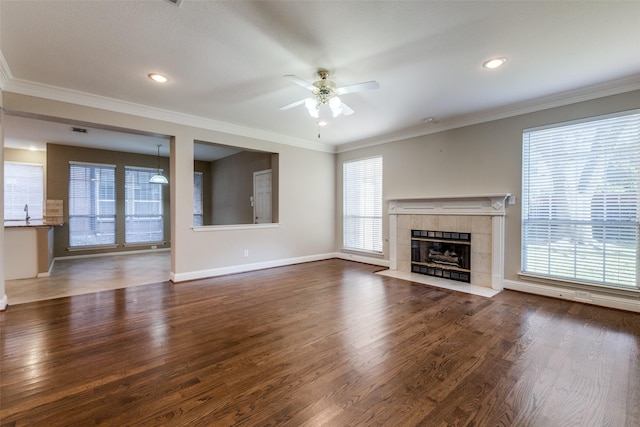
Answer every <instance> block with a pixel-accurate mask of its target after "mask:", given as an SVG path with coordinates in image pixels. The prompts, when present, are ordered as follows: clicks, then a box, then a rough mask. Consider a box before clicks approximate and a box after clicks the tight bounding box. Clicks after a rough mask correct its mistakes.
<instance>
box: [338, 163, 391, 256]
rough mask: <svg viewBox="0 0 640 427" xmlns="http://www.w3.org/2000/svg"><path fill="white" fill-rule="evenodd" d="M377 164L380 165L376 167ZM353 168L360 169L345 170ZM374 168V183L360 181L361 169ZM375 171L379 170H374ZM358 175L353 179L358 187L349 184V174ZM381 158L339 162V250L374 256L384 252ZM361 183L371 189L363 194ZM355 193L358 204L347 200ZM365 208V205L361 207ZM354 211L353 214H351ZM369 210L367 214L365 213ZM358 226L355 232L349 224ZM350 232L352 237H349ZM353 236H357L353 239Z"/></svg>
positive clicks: (362, 173)
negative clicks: (340, 226)
mask: <svg viewBox="0 0 640 427" xmlns="http://www.w3.org/2000/svg"><path fill="white" fill-rule="evenodd" d="M377 162H379V164H377ZM352 166H356V167H358V168H361V170H360V171H355V170H352V171H348V168H350V167H352ZM366 168H374V172H379V175H377V176H374V177H373V180H374V181H373V182H369V183H367V182H363V181H362V178H363V177H364V178H365V180H366V178H367V177H366V176H364V174H365V173H366V172H364V171H363V170H362V169H366ZM375 169H379V171H376V170H375ZM351 172H353V173H358V174H359V175H360V176H359V177H355V178H357V179H360V182H359V184H356V183H355V182H352V181H350V178H349V175H350V174H351ZM383 178H384V159H383V156H371V157H365V158H359V159H353V160H345V161H344V162H343V163H342V250H343V251H347V252H361V253H365V254H371V255H376V256H382V255H383V253H384V239H383V236H382V233H383V221H384V218H383V212H382V209H383V186H384V180H383ZM363 184H364V185H365V186H366V185H370V186H371V185H372V186H373V188H368V189H365V193H363V188H362V186H363ZM349 185H355V186H356V187H357V188H351V189H350V188H348V186H349ZM353 190H356V191H358V193H359V196H360V197H362V199H360V200H359V201H358V202H356V201H355V200H348V198H349V194H353V193H352V191H353ZM352 203H357V204H359V205H360V206H359V207H356V206H353V205H351V204H352ZM363 205H365V206H363ZM352 209H355V210H356V212H354V211H352ZM367 210H368V211H367ZM354 223H359V227H360V228H361V230H360V232H359V233H358V231H357V230H356V229H350V228H349V225H350V224H354ZM349 233H351V234H352V235H351V236H349ZM353 233H356V234H358V235H357V236H354V235H353ZM356 240H357V241H359V242H360V244H359V245H354V244H353V242H355V241H356Z"/></svg>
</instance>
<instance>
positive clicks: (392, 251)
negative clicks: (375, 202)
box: [387, 193, 511, 290]
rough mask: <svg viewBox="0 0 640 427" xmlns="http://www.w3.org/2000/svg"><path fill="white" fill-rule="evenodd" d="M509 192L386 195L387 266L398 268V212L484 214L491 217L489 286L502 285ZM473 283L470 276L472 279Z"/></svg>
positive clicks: (494, 287) (404, 213) (497, 286)
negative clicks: (451, 194)
mask: <svg viewBox="0 0 640 427" xmlns="http://www.w3.org/2000/svg"><path fill="white" fill-rule="evenodd" d="M510 196H511V195H510V194H509V193H497V194H473V195H456V196H429V197H419V198H389V199H387V203H388V204H389V211H388V213H389V268H390V270H397V268H398V231H397V224H398V222H397V221H398V220H397V216H398V215H483V216H489V217H491V225H492V227H491V228H492V232H491V233H492V252H491V288H492V289H495V290H502V289H503V286H504V234H505V226H504V222H505V221H504V220H505V216H506V214H507V209H506V208H507V207H506V204H507V199H508V198H509V197H510ZM471 281H472V283H473V276H472V278H471Z"/></svg>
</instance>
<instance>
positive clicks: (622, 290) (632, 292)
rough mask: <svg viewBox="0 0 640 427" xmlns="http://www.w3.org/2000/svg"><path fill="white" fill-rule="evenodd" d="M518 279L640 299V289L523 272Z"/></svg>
mask: <svg viewBox="0 0 640 427" xmlns="http://www.w3.org/2000/svg"><path fill="white" fill-rule="evenodd" d="M518 277H519V278H521V279H525V280H529V281H531V282H536V283H540V284H542V285H553V286H562V287H565V288H570V289H576V290H590V291H600V292H605V293H611V294H617V295H627V296H634V297H640V289H639V288H633V287H625V286H613V285H600V284H597V283H590V282H581V281H578V280H569V279H557V278H550V277H546V276H539V275H536V274H531V273H525V272H522V271H519V272H518Z"/></svg>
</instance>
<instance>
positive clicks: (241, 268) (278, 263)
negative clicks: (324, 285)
mask: <svg viewBox="0 0 640 427" xmlns="http://www.w3.org/2000/svg"><path fill="white" fill-rule="evenodd" d="M331 258H336V254H335V253H326V254H319V255H310V256H303V257H297V258H286V259H277V260H273V261H265V262H257V263H254V264H240V265H231V266H228V267H220V268H211V269H208V270H200V271H190V272H188V273H177V274H176V273H175V272H173V271H172V272H171V273H170V274H169V280H171V281H172V282H174V283H179V282H185V281H187V280H196V279H205V278H207V277H216V276H224V275H227V274H236V273H246V272H248V271H255V270H264V269H265V268H273V267H284V266H286V265H293V264H301V263H303V262H312V261H322V260H325V259H331Z"/></svg>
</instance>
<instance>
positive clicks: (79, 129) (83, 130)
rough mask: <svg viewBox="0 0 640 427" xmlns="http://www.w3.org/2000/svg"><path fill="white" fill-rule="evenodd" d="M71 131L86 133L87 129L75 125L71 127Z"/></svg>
mask: <svg viewBox="0 0 640 427" xmlns="http://www.w3.org/2000/svg"><path fill="white" fill-rule="evenodd" d="M71 131H72V132H78V133H87V132H89V131H88V130H87V129H85V128H77V127H72V128H71Z"/></svg>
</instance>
